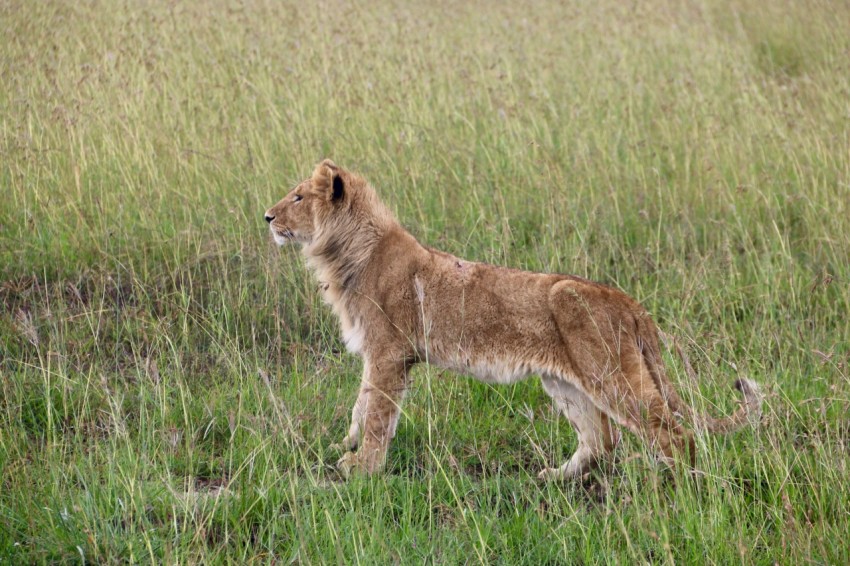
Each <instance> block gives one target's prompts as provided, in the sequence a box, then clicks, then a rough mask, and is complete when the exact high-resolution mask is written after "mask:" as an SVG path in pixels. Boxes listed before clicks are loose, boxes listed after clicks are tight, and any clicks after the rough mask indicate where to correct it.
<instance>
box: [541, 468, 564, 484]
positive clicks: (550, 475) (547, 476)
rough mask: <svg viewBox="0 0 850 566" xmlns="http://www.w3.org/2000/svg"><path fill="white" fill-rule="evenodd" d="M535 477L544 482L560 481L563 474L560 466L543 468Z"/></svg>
mask: <svg viewBox="0 0 850 566" xmlns="http://www.w3.org/2000/svg"><path fill="white" fill-rule="evenodd" d="M537 479H538V480H540V481H545V482H550V481H560V480H562V479H563V474H562V473H561V469H560V468H543V469H542V470H541V471H540V473H539V474H537Z"/></svg>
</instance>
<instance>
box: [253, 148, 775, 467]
mask: <svg viewBox="0 0 850 566" xmlns="http://www.w3.org/2000/svg"><path fill="white" fill-rule="evenodd" d="M266 220H267V221H269V223H270V227H271V230H272V234H273V235H274V238H275V241H276V242H277V243H278V244H280V245H282V244H284V243H286V242H287V241H289V240H294V241H298V242H300V243H301V244H302V245H303V252H304V255H305V256H306V258H307V263H308V265H309V266H310V268H311V269H312V270H313V271H314V272H315V274H316V276H317V277H318V279H319V281H320V284H321V288H322V290H323V293H324V297H325V300H326V301H327V302H328V303H329V304H330V305H331V306H332V307H333V310H334V313H335V314H336V315H337V316H338V317H339V320H340V325H341V327H342V335H343V340H344V341H345V343H346V346H347V347H348V348H349V349H350V350H351V351H352V352H354V353H357V354H359V355H360V356H362V358H363V360H364V370H363V379H362V382H361V385H360V392H359V393H358V396H357V401H356V402H355V404H354V409H353V411H352V419H351V427H350V429H349V432H348V435H347V436H346V437H345V438H344V439H343V441H342V446H343V448H344V449H345V450H348V452H347V453H346V454H345V455H344V456H343V457H342V459H341V460H340V462H339V466H340V469H341V470H342V471H343V472H344V473H345V474H348V473H349V472H351V471H355V470H357V471H365V472H375V471H377V470H379V469H381V468H382V466H383V465H384V462H385V458H386V453H387V448H388V446H389V442H390V440H391V439H392V437H393V436H394V435H395V429H396V426H397V424H398V419H399V414H400V404H401V401H402V399H403V397H404V392H405V390H406V387H407V382H408V373H409V371H410V368H411V366H413V365H414V364H415V363H418V362H428V363H431V364H435V365H438V366H440V367H443V368H448V369H452V370H456V371H458V372H460V373H465V374H471V375H473V376H475V377H476V378H478V379H480V380H483V381H486V382H489V383H512V382H514V381H516V380H519V379H524V378H526V377H528V376H530V375H539V376H541V379H542V382H543V387H544V389H545V391H546V392H547V393H548V394H549V395H550V396H551V397H552V398H553V399H554V400H555V403H556V405H557V406H558V407H559V409H560V410H561V411H562V412H563V414H564V415H565V416H567V418H569V419H570V422H571V423H572V424H573V426H574V427H575V428H576V432H577V433H578V437H579V446H578V448H577V450H576V452H575V454H574V455H573V457H572V458H571V459H570V460H569V461H568V462H567V463H566V464H564V465H563V466H561V467H560V468H547V469H545V470H543V471H542V472H541V473H540V477H541V478H546V479H548V478H553V479H560V478H575V477H580V476H581V475H582V474H583V473H585V472H586V471H587V470H589V469H590V468H591V467H592V466H593V465H595V464H596V463H597V462H598V461H599V460H600V458H602V457H604V456H606V455H607V454H608V453H610V452H611V451H612V450H613V449H614V447H615V446H616V444H617V442H618V440H619V432H618V431H617V430H616V428H615V427H614V426H612V424H613V423H616V424H618V425H621V426H623V427H625V428H627V429H629V430H631V431H633V432H634V433H636V434H638V435H640V436H641V437H642V438H643V439H644V440H645V441H646V442H648V443H649V444H650V445H651V447H652V448H653V449H654V450H655V451H656V452H657V453H658V454H659V455H660V456H661V457H662V458H664V459H665V460H666V461H668V462H671V463H672V462H673V459H674V457H675V456H676V455H677V454H680V453H686V454H687V455H688V457H689V458H690V460H691V462H692V459H693V457H694V444H693V437H692V433H691V432H690V431H688V430H687V429H685V428H684V427H683V426H682V420H686V421H690V423H691V424H692V425H694V426H697V427H700V426H702V427H704V428H706V429H707V430H709V431H714V432H727V431H730V430H734V429H736V428H738V427H740V426H742V425H744V424H746V423H747V420H748V419H749V418H751V417H753V416H754V415H757V414H758V413H759V411H760V406H761V395H760V393H759V389H758V386H757V385H756V384H755V383H754V382H752V381H749V380H740V381H739V382H738V384H737V385H738V387H739V389H740V390H741V391H742V393H743V396H744V402H743V404H742V406H741V407H740V408H739V409H738V410H737V411H736V412H735V414H734V415H732V416H731V417H729V418H726V419H714V418H711V417H702V416H699V415H696V414H695V413H694V411H693V410H692V409H691V408H690V407H689V406H688V405H687V404H686V403H685V402H684V401H682V399H681V398H680V397H679V396H678V394H677V393H676V391H675V390H674V389H673V387H672V385H671V383H670V381H669V379H668V378H667V376H666V374H665V372H664V367H663V365H662V363H661V355H660V350H659V345H658V331H657V329H656V327H655V325H654V324H653V322H652V320H651V319H650V318H649V315H648V314H647V312H646V311H645V310H644V309H643V307H641V306H640V305H639V304H638V303H637V302H636V301H635V300H633V299H632V298H630V297H629V296H627V295H626V294H624V293H622V292H620V291H618V290H617V289H613V288H611V287H607V286H605V285H601V284H599V283H594V282H591V281H588V280H586V279H582V278H581V277H575V276H572V275H557V274H545V273H530V272H525V271H518V270H515V269H508V268H503V267H496V266H492V265H487V264H483V263H475V262H468V261H464V260H462V259H458V258H456V257H454V256H452V255H449V254H447V253H443V252H440V251H437V250H433V249H431V248H428V247H426V246H423V245H421V244H420V243H419V242H417V241H416V240H415V239H414V238H413V236H411V235H410V234H409V233H408V232H406V231H405V230H404V229H403V228H402V227H401V226H400V225H399V224H398V222H397V221H396V220H395V218H394V217H393V215H392V214H391V213H390V212H389V210H387V208H386V207H385V206H384V205H383V204H382V203H381V202H380V200H379V199H378V197H377V195H376V194H375V191H374V189H372V187H371V186H370V185H369V184H368V183H367V182H366V181H365V180H364V179H363V178H361V177H360V176H358V175H356V174H354V173H351V172H349V171H346V170H344V169H342V168H340V167H337V166H336V165H334V163H333V162H331V161H329V160H325V161H323V162H322V163H320V164H319V165H317V166H316V168H315V171H314V172H313V175H312V177H311V178H309V179H307V180H305V181H303V182H302V183H300V184H299V185H298V186H297V187H295V189H293V190H292V192H290V193H289V194H288V195H287V196H286V197H284V198H283V200H281V201H280V202H279V203H277V204H276V205H275V206H273V207H272V208H270V209H269V210H268V211H267V212H266ZM358 447H359V450H358ZM354 450H357V451H356V452H354Z"/></svg>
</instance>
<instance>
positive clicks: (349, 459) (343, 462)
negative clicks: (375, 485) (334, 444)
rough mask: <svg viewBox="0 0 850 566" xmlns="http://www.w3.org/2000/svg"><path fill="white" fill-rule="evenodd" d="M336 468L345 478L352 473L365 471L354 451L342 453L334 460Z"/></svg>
mask: <svg viewBox="0 0 850 566" xmlns="http://www.w3.org/2000/svg"><path fill="white" fill-rule="evenodd" d="M336 469H337V470H339V473H340V474H342V477H344V478H345V479H348V478H350V477H351V476H352V474H356V473H362V472H364V471H365V469H364V468H363V465H362V464H361V463H360V459H359V458H358V457H357V454H356V453H355V452H346V453H345V454H343V455H342V458H340V459H339V460H337V462H336Z"/></svg>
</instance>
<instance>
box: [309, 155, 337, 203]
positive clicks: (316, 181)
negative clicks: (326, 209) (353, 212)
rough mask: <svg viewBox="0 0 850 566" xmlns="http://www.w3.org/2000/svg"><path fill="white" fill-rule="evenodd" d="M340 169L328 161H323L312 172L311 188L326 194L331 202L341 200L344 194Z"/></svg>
mask: <svg viewBox="0 0 850 566" xmlns="http://www.w3.org/2000/svg"><path fill="white" fill-rule="evenodd" d="M340 172H341V171H340V168H339V167H337V166H336V164H335V163H334V162H333V161H331V160H330V159H325V160H324V161H322V162H321V163H319V164H318V165H316V169H315V170H314V171H313V178H312V181H313V187H315V188H316V190H318V191H320V192H323V193H326V194H327V195H328V196H329V197H330V198H331V200H338V199H341V198H342V196H343V194H344V193H345V182H344V181H343V179H342V176H341V175H340Z"/></svg>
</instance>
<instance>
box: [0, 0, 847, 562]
mask: <svg viewBox="0 0 850 566" xmlns="http://www.w3.org/2000/svg"><path fill="white" fill-rule="evenodd" d="M457 4H458V3H453V2H434V3H428V4H421V5H420V4H417V3H411V5H408V3H398V2H376V3H375V4H374V5H372V6H370V7H368V8H366V7H364V6H361V5H360V3H337V2H327V3H322V4H320V5H318V6H315V7H304V6H303V3H293V5H292V6H284V5H281V4H278V3H276V2H261V1H260V2H247V3H235V2H234V3H226V2H216V1H213V2H205V3H196V2H184V3H156V2H154V3H136V2H99V1H92V2H85V3H83V2H24V1H18V0H12V1H11V2H9V1H7V2H3V3H0V29H2V35H3V37H4V39H3V41H2V42H0V84H2V87H0V192H2V198H0V373H2V375H0V389H2V393H0V562H2V563H36V562H75V561H79V562H83V561H85V562H119V561H120V562H124V561H138V562H169V563H173V562H190V563H191V562H205V563H208V562H218V561H232V562H244V561H257V562H272V561H278V560H279V561H283V562H291V561H295V562H301V563H318V562H344V563H348V562H357V563H367V564H368V563H389V562H397V561H401V562H425V561H434V562H441V563H448V564H452V563H458V562H479V561H481V562H503V563H509V564H518V563H527V564H540V563H553V564H572V563H597V562H612V563H626V564H630V563H635V562H681V563H691V562H712V563H735V562H738V561H741V560H742V561H743V562H745V563H757V564H767V563H773V562H788V563H799V562H807V561H813V562H817V563H835V564H841V563H843V564H846V563H848V562H850V550H849V549H850V545H848V544H847V540H848V538H850V526H848V525H850V512H848V509H850V455H849V454H848V451H850V418H848V414H850V379H848V371H850V369H848V364H850V346H849V345H848V344H850V328H849V325H850V323H848V310H850V267H848V265H849V264H850V236H848V233H850V220H848V218H850V206H848V204H850V128H848V120H850V64H848V62H850V34H847V30H848V29H849V28H850V9H849V8H848V6H847V5H846V4H845V3H842V2H832V3H830V2H817V1H802V2H801V1H792V0H766V1H755V0H743V1H732V0H718V1H716V2H703V1H701V0H695V1H687V2H668V1H663V0H651V1H648V2H637V3H623V2H619V1H616V0H606V1H603V2H599V3H584V2H571V3H567V5H563V6H555V5H553V4H555V3H550V2H533V1H520V2H509V3H504V4H498V5H495V4H494V3H490V2H481V3H479V4H476V3H462V5H461V6H458V5H457ZM325 156H328V157H332V158H334V159H335V160H336V161H337V162H338V163H340V164H342V165H345V166H347V167H349V168H352V169H356V170H359V171H361V172H362V173H364V174H365V175H366V176H367V177H368V178H369V179H371V181H372V182H373V184H374V185H375V186H376V187H378V189H379V191H380V192H381V194H382V195H383V196H384V197H385V199H386V200H387V201H388V202H389V203H390V205H391V207H392V208H393V209H394V210H396V211H397V213H398V216H399V218H400V219H401V220H402V222H403V223H404V224H405V225H406V226H408V227H409V228H410V229H411V230H412V231H413V232H414V233H415V234H416V235H417V236H418V237H420V238H421V239H422V240H424V241H426V242H428V243H429V244H431V245H435V246H437V247H440V248H443V249H446V250H448V251H451V252H453V253H456V254H459V255H462V256H464V257H467V258H470V259H476V260H482V261H488V262H493V263H497V264H502V265H510V266H515V267H523V268H528V269H534V270H545V271H561V272H569V273H576V274H579V275H583V276H587V277H590V278H592V279H596V280H600V281H603V282H606V283H609V284H611V285H615V286H617V287H620V288H622V289H623V290H625V291H626V292H628V293H629V294H631V295H633V296H635V297H637V298H638V299H639V300H641V301H642V302H643V303H644V304H645V305H646V306H647V308H648V309H649V310H650V311H651V312H652V313H653V315H654V316H655V318H656V319H657V320H658V322H659V325H660V326H661V327H662V328H663V329H665V330H667V331H668V332H671V333H673V334H676V335H677V336H679V337H680V339H681V341H682V343H683V345H684V346H685V350H686V352H687V353H688V355H689V357H690V359H691V361H692V363H693V364H694V366H695V367H696V368H697V370H698V371H699V372H700V378H699V379H698V380H697V381H694V380H690V379H689V378H688V377H687V375H686V373H685V372H684V370H683V369H682V366H681V364H680V363H679V362H678V361H676V360H675V359H674V357H671V358H669V359H668V365H669V367H670V373H671V375H672V376H673V378H674V379H676V380H677V382H678V384H679V386H680V389H681V390H682V391H683V392H684V394H685V396H686V397H687V398H688V399H691V400H692V401H693V402H694V403H695V404H696V405H697V406H699V407H700V408H701V409H703V410H710V411H713V412H714V413H716V414H720V413H725V412H728V411H730V410H731V408H732V407H733V406H734V403H735V401H736V399H737V397H736V395H735V393H734V392H733V391H732V388H731V384H732V382H733V380H734V379H735V378H736V377H737V376H739V375H747V376H749V377H751V378H753V379H755V380H757V381H759V382H760V383H762V384H763V386H764V388H765V390H766V391H767V393H768V399H767V407H766V411H765V415H764V418H763V420H762V422H761V425H760V428H759V429H758V431H757V432H755V433H754V432H752V431H745V432H743V433H740V434H737V435H734V436H731V437H725V438H719V437H700V438H699V441H698V445H699V454H698V458H697V463H698V469H699V471H700V473H699V474H698V475H697V477H696V478H690V477H687V476H675V477H673V478H672V479H671V478H669V477H667V474H666V473H665V472H664V470H663V469H660V468H659V467H658V466H657V465H655V464H654V463H653V462H652V461H651V459H650V458H648V457H646V454H645V453H644V452H643V449H642V447H641V446H640V444H639V443H638V442H636V441H635V440H634V439H632V438H627V440H626V442H625V444H624V445H622V446H621V447H620V449H619V450H618V460H619V461H618V465H617V468H616V470H613V471H611V470H608V471H606V472H605V473H603V474H600V475H598V476H597V477H596V480H595V482H591V483H588V484H585V485H569V484H567V485H541V484H539V483H537V482H536V481H535V479H534V477H535V475H536V473H537V472H538V471H539V469H540V468H541V467H543V466H544V465H553V464H556V463H559V462H561V461H563V460H564V459H565V458H566V457H568V455H569V454H570V452H571V449H572V447H573V446H574V442H575V438H574V435H573V433H572V431H571V429H570V426H569V424H568V423H567V422H566V421H564V420H562V419H560V420H559V419H558V418H557V417H556V415H555V413H554V411H553V409H552V407H551V405H550V403H549V401H548V399H547V398H546V396H545V395H544V394H543V392H542V391H541V388H540V386H539V384H538V383H537V380H530V381H529V382H527V383H523V384H519V385H516V386H513V387H490V386H486V385H483V384H480V383H477V382H473V381H472V380H469V379H466V378H462V377H457V376H454V375H448V374H444V373H442V372H439V371H435V370H429V369H426V368H420V369H418V370H417V371H416V374H415V376H416V381H415V387H414V391H413V393H412V395H411V396H410V397H409V400H408V402H407V403H406V405H405V416H404V418H403V419H402V422H401V424H400V427H399V432H398V437H397V439H396V442H395V444H394V445H393V447H392V449H391V452H390V457H389V458H390V461H389V470H388V472H387V473H386V474H384V475H382V476H380V477H375V478H367V479H354V480H352V481H350V482H347V483H346V482H341V481H340V480H339V478H338V476H337V474H336V473H335V472H334V470H333V468H332V463H333V462H334V461H335V457H336V455H335V454H332V453H331V452H330V450H329V448H328V447H329V445H330V444H331V443H333V442H336V441H338V440H339V439H340V438H341V437H342V435H343V434H344V431H345V427H346V425H347V422H346V420H347V417H348V413H349V408H350V406H351V404H352V403H353V401H354V396H355V392H356V388H357V384H358V379H359V362H358V360H357V359H356V358H354V357H352V356H350V355H348V354H345V353H342V352H341V350H342V348H341V345H340V340H339V337H338V331H337V326H336V322H335V321H334V319H333V318H332V316H331V314H330V313H329V311H328V310H327V309H326V308H325V307H324V306H323V305H322V304H321V301H320V298H319V297H318V295H317V289H316V287H315V285H314V283H313V282H312V281H311V279H310V277H309V275H308V274H307V273H306V271H305V269H304V265H303V261H302V259H301V257H300V255H299V254H297V252H295V251H294V250H292V249H284V250H280V251H279V250H277V249H276V248H274V247H273V246H272V245H271V244H270V243H269V240H268V236H267V231H266V226H265V224H264V222H263V221H262V213H263V211H264V210H265V209H266V208H267V207H268V206H270V205H271V204H273V203H274V202H275V201H276V200H277V199H278V198H280V197H281V196H282V195H283V194H284V193H285V192H286V191H287V190H288V188H289V187H291V186H292V185H293V184H294V183H295V182H296V181H297V180H299V179H301V178H303V177H304V176H306V175H308V174H309V172H310V171H311V169H312V165H313V164H314V163H315V162H316V161H318V160H319V159H320V158H322V157H325Z"/></svg>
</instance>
